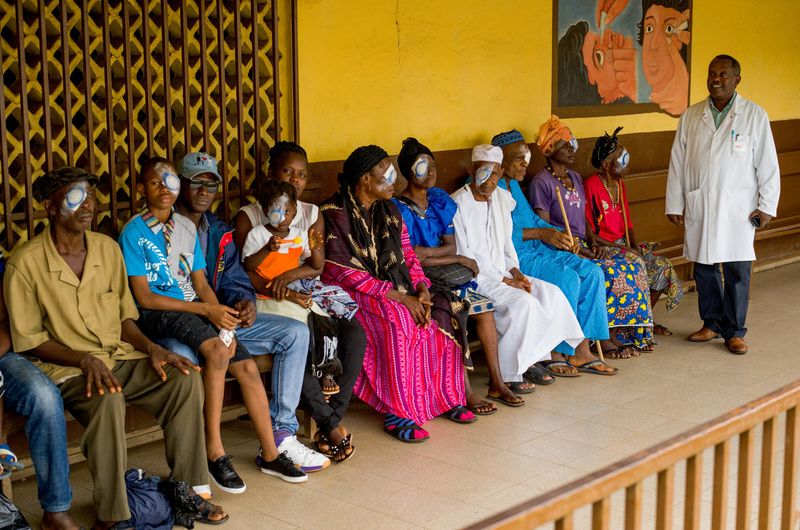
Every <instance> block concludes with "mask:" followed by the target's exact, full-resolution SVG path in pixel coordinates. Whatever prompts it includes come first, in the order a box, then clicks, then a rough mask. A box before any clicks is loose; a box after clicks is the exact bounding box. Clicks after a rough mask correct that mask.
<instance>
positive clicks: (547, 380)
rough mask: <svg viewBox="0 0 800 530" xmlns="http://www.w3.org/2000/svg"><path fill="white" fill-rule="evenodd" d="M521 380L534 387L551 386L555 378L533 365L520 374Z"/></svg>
mask: <svg viewBox="0 0 800 530" xmlns="http://www.w3.org/2000/svg"><path fill="white" fill-rule="evenodd" d="M522 378H523V379H525V380H526V381H528V382H531V383H533V384H535V385H552V384H553V383H555V382H556V379H555V377H553V376H552V375H550V373H549V372H548V371H547V370H545V369H544V368H542V367H541V366H536V365H535V364H534V365H533V366H531V367H530V368H528V369H527V370H525V373H524V374H522Z"/></svg>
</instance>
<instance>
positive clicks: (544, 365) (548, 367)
mask: <svg viewBox="0 0 800 530" xmlns="http://www.w3.org/2000/svg"><path fill="white" fill-rule="evenodd" d="M535 366H539V367H540V368H541V369H542V370H544V371H545V372H547V373H548V374H550V375H552V376H553V377H580V376H581V374H579V373H578V372H575V373H564V372H556V371H555V370H553V367H556V366H559V367H560V366H565V367H572V368H574V366H572V365H571V364H570V362H569V361H553V360H547V361H539V362H538V363H536V365H535Z"/></svg>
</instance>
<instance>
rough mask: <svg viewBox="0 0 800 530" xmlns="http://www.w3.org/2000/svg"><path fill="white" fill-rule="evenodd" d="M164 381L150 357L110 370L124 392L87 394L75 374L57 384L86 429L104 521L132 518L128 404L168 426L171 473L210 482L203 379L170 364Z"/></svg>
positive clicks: (83, 446) (97, 500)
mask: <svg viewBox="0 0 800 530" xmlns="http://www.w3.org/2000/svg"><path fill="white" fill-rule="evenodd" d="M164 371H165V372H166V374H167V380H166V381H164V382H162V381H161V379H159V377H158V375H156V372H155V371H154V370H153V369H152V367H151V366H150V362H149V361H148V360H147V359H143V360H136V361H119V362H117V364H116V366H114V369H113V370H112V373H113V374H114V377H116V378H117V380H118V381H119V383H120V384H121V385H122V394H111V393H108V392H106V393H105V395H102V396H100V395H98V394H97V393H96V390H93V391H92V397H91V398H87V397H86V378H85V377H84V376H82V375H81V376H79V377H74V378H72V379H68V380H67V381H65V382H64V383H62V384H61V385H60V386H59V388H60V390H61V396H62V398H63V400H64V407H65V408H66V409H67V410H68V411H69V412H70V413H71V414H72V415H73V416H75V418H76V419H77V420H78V421H79V422H80V423H81V424H82V425H83V426H84V427H86V432H85V433H84V435H83V438H82V439H81V450H82V451H83V454H84V456H85V457H86V459H87V460H88V463H89V471H90V472H91V474H92V478H93V479H94V502H95V506H96V508H97V517H98V519H99V520H101V521H124V520H127V519H129V518H130V517H131V513H130V511H129V510H128V497H127V495H126V492H125V476H124V475H125V471H126V468H127V465H128V462H127V448H126V445H125V405H126V403H130V404H133V405H136V406H137V407H139V408H141V409H142V410H144V411H145V412H148V413H150V414H152V415H153V416H155V417H156V419H157V420H158V423H159V425H161V428H162V429H164V442H165V446H166V447H165V449H166V456H167V464H169V467H170V469H171V470H172V476H174V477H175V478H176V479H177V480H182V481H184V482H187V483H188V484H189V485H191V486H199V485H204V484H208V463H207V462H206V444H205V433H204V425H203V400H204V396H203V382H202V380H201V378H200V374H198V373H196V372H190V374H189V375H184V374H182V373H181V372H180V371H179V370H177V369H176V368H174V367H173V366H166V367H165V368H164Z"/></svg>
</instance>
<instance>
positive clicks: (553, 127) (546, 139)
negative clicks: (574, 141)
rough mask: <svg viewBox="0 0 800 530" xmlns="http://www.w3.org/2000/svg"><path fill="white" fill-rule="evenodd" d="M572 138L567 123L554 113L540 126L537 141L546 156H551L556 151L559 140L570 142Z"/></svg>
mask: <svg viewBox="0 0 800 530" xmlns="http://www.w3.org/2000/svg"><path fill="white" fill-rule="evenodd" d="M570 138H572V132H571V131H570V130H569V127H567V124H566V123H564V122H563V121H561V120H559V119H558V116H556V115H555V114H553V115H552V116H550V119H549V120H547V121H546V122H544V123H543V124H542V125H541V127H539V139H538V140H537V141H536V145H538V146H539V150H540V151H541V152H542V154H543V155H544V156H550V155H552V154H553V153H554V152H555V150H556V149H555V148H556V145H557V144H558V142H560V141H563V142H569V140H570Z"/></svg>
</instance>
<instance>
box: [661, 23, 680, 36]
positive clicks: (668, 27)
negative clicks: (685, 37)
mask: <svg viewBox="0 0 800 530" xmlns="http://www.w3.org/2000/svg"><path fill="white" fill-rule="evenodd" d="M664 33H666V34H667V35H672V34H673V33H677V32H676V31H675V26H673V25H672V24H667V25H666V26H665V27H664Z"/></svg>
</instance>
